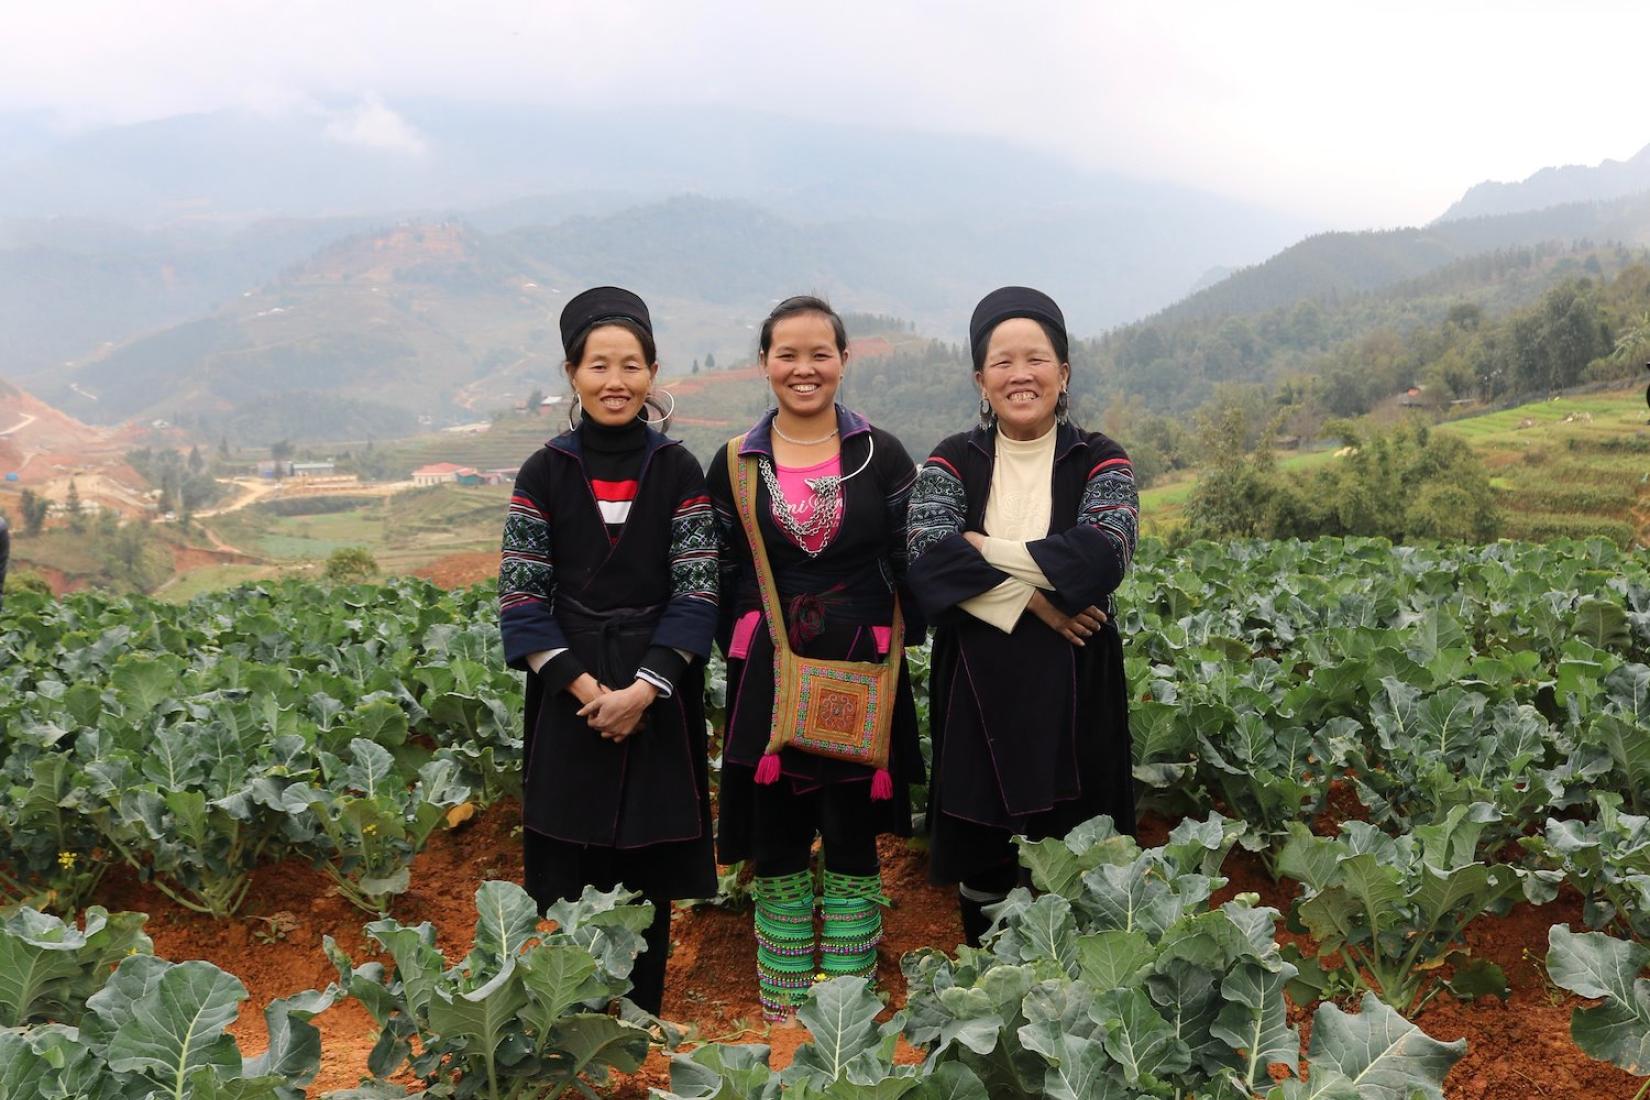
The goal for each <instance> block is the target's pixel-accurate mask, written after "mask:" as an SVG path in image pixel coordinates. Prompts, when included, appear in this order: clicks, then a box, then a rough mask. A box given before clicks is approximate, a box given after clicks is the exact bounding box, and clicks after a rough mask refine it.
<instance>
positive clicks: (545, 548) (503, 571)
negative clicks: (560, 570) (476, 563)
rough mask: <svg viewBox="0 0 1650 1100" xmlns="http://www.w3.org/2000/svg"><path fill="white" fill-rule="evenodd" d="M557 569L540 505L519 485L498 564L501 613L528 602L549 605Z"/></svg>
mask: <svg viewBox="0 0 1650 1100" xmlns="http://www.w3.org/2000/svg"><path fill="white" fill-rule="evenodd" d="M555 591H556V571H555V567H554V566H553V564H552V563H551V561H550V524H549V522H548V521H547V520H546V519H545V518H544V513H543V512H542V511H540V510H539V506H538V504H537V503H536V502H535V501H534V500H533V498H532V497H530V496H528V495H527V493H526V492H525V491H523V490H522V489H521V488H520V487H519V486H518V487H517V488H516V491H515V493H514V495H512V496H511V497H510V511H509V513H508V514H507V515H506V516H505V519H504V547H503V551H502V554H501V555H500V558H499V567H498V609H499V611H500V613H503V612H505V611H509V610H511V609H513V608H517V607H520V606H522V605H523V604H528V603H542V604H549V603H550V602H551V601H552V599H553V598H554V596H555Z"/></svg>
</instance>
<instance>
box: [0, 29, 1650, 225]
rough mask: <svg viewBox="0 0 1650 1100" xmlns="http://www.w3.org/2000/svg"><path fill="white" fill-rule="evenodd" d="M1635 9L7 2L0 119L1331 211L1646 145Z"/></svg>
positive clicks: (1367, 213)
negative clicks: (300, 132) (684, 140)
mask: <svg viewBox="0 0 1650 1100" xmlns="http://www.w3.org/2000/svg"><path fill="white" fill-rule="evenodd" d="M1647 43H1650V3H1647V2H1645V0H1636V2H1634V0H1625V2H1604V0H1579V2H1578V0H1567V2H1556V0H1555V2H1549V3H1506V2H1502V3H1487V2H1486V3H1466V2H1458V0H1431V2H1427V3H1414V2H1409V0H1403V2H1383V3H1374V2H1364V3H1357V4H1353V3H1345V2H1339V0H1314V2H1302V3H1271V2H1266V0H1248V2H1232V0H1223V2H1216V3H1202V2H1200V3H1175V2H1158V3H1106V4H1101V3H1097V2H1079V0H1071V2H1067V3H1040V2H1024V0H1020V2H1005V0H995V2H990V3H975V2H972V0H969V2H955V0H953V2H946V3H939V2H932V3H930V2H922V3H898V2H891V0H885V2H869V3H861V2H858V0H829V2H826V0H816V2H814V3H803V4H795V3H787V4H776V3H769V2H764V3H745V4H733V3H694V2H692V0H676V2H669V0H665V2H658V3H635V2H625V0H598V2H590V3H564V2H557V0H546V2H539V3H521V2H514V0H512V2H508V3H506V2H490V0H471V2H470V3H465V4H459V3H455V2H452V0H439V2H425V0H344V2H342V3H339V2H338V0H328V2H318V0H274V2H266V0H211V2H206V0H177V2H172V3H157V2H143V0H109V2H96V3H92V2H82V0H57V2H55V3H49V4H48V3H41V2H39V0H0V112H11V111H44V112H46V113H48V115H49V116H50V117H51V118H52V120H53V121H54V122H55V123H57V124H60V125H63V126H65V127H71V128H72V127H82V126H93V125H100V124H107V123H114V122H133V121H141V120H147V119H152V118H159V117H165V116H168V115H173V114H180V113H187V112H195V111H206V110H214V109H219V108H227V107H240V108H252V109H255V110H259V111H266V112H276V113H298V114H307V115H312V116H313V117H314V118H315V119H316V124H317V125H318V126H322V127H324V128H326V131H327V132H328V133H329V135H331V136H333V137H334V138H336V139H338V140H344V141H359V142H363V143H368V144H375V145H380V146H383V147H386V148H392V149H398V150H401V151H402V152H403V153H404V154H405V155H407V156H409V157H417V156H428V155H432V152H431V150H430V149H429V148H428V147H427V145H426V143H425V142H424V141H423V138H422V136H421V135H420V134H419V133H418V132H417V131H416V130H415V129H413V128H412V127H410V126H408V125H407V124H406V123H405V122H404V121H403V120H402V119H401V118H400V116H398V115H397V114H396V112H395V109H394V107H395V103H396V101H397V99H398V98H400V99H406V98H411V97H420V98H452V99H463V100H471V101H482V102H501V103H504V102H508V103H537V104H544V105H564V104H565V105H571V106H589V105H598V104H614V103H624V104H634V105H636V106H637V107H638V108H639V109H645V108H646V106H647V105H649V104H653V103H671V104H682V103H690V104H691V103H696V102H702V103H705V104H714V105H727V106H737V107H744V108H758V109H763V110H768V111H772V112H775V113H779V114H784V115H795V116H797V117H798V118H800V119H812V118H828V119H833V120H837V121H843V122H855V121H860V122H865V123H872V124H882V125H889V126H896V127H913V128H918V129H924V130H942V131H947V132H952V133H964V134H966V133H987V134H992V135H997V136H1010V137H1018V138H1020V139H1021V140H1023V141H1024V142H1026V143H1028V144H1030V145H1033V146H1036V147H1038V148H1042V149H1049V150H1055V151H1060V152H1063V153H1064V154H1066V155H1068V156H1069V157H1070V158H1072V159H1073V160H1075V161H1078V162H1080V163H1082V164H1085V165H1089V166H1093V167H1098V168H1105V169H1113V170H1120V171H1123V172H1127V173H1130V174H1133V175H1137V176H1142V177H1147V178H1165V179H1172V180H1175V181H1179V182H1183V183H1187V184H1191V185H1194V186H1199V187H1202V188H1204V189H1207V190H1209V191H1213V192H1216V193H1221V194H1228V195H1236V196H1241V197H1244V198H1248V199H1252V200H1258V201H1260V202H1263V203H1266V204H1268V205H1270V206H1274V207H1277V208H1280V209H1289V210H1294V211H1298V212H1301V213H1304V214H1307V215H1309V216H1311V217H1314V218H1318V219H1322V220H1323V222H1324V224H1325V226H1326V227H1335V228H1363V227H1375V226H1388V225H1397V224H1406V223H1414V222H1418V221H1425V220H1428V219H1430V218H1432V217H1434V216H1436V215H1437V214H1439V213H1441V212H1442V211H1443V209H1444V208H1445V207H1446V206H1447V205H1448V204H1449V203H1450V202H1451V201H1453V200H1454V199H1455V198H1456V197H1458V196H1459V194H1460V193H1461V191H1463V190H1464V189H1465V188H1466V187H1467V186H1469V185H1470V184H1472V183H1475V182H1477V181H1479V180H1481V179H1485V178H1491V179H1518V178H1522V177H1523V176H1526V175H1528V174H1529V173H1530V172H1532V171H1534V170H1536V169H1538V168H1540V167H1542V166H1544V165H1549V164H1564V163H1588V164H1591V163H1596V162H1598V161H1599V160H1601V159H1603V158H1606V157H1613V158H1616V159H1624V158H1626V157H1628V156H1631V155H1632V154H1633V153H1635V152H1637V151H1638V150H1639V149H1640V148H1642V147H1643V146H1644V145H1646V144H1650V112H1646V110H1645V107H1644V105H1645V103H1646V102H1647V101H1650V80H1647V77H1646V70H1645V67H1644V58H1645V56H1646V44H1647Z"/></svg>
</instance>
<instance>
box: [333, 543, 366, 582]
mask: <svg viewBox="0 0 1650 1100" xmlns="http://www.w3.org/2000/svg"><path fill="white" fill-rule="evenodd" d="M377 573H378V560H377V559H376V558H374V557H373V556H372V552H371V551H370V550H368V549H367V548H366V547H364V546H340V547H339V548H338V549H336V550H334V551H333V552H332V554H331V555H330V556H329V557H328V558H327V568H326V577H327V580H329V581H339V582H342V583H354V582H357V581H365V580H371V579H372V578H373V577H374V576H376V575H377Z"/></svg>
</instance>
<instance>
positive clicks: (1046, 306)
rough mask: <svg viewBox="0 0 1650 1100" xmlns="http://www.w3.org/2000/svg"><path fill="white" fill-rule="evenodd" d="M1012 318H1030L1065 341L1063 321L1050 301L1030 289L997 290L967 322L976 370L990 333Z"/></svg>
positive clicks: (1037, 291)
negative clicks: (1052, 327) (1049, 327)
mask: <svg viewBox="0 0 1650 1100" xmlns="http://www.w3.org/2000/svg"><path fill="white" fill-rule="evenodd" d="M1011 317H1029V318H1031V319H1032V320H1033V321H1041V322H1043V323H1044V324H1046V325H1052V326H1054V328H1055V329H1056V330H1057V331H1058V332H1059V333H1060V336H1061V338H1062V339H1065V338H1066V317H1065V314H1063V313H1061V312H1060V307H1059V306H1058V305H1056V304H1055V302H1054V299H1053V298H1050V297H1049V296H1048V295H1047V294H1044V293H1043V292H1042V291H1040V290H1033V289H1032V288H1031V287H1029V286H1004V287H998V288H997V289H996V290H993V291H992V292H991V293H990V294H987V295H986V296H985V297H984V298H981V299H980V304H979V305H977V306H975V307H974V316H973V317H972V318H970V319H969V322H968V343H969V346H970V347H971V348H972V349H973V351H974V365H975V366H976V367H978V366H979V364H980V361H981V359H982V358H983V357H984V356H985V349H986V345H987V344H989V343H990V341H991V332H992V330H993V329H995V328H996V327H997V326H998V325H1000V324H1002V323H1003V322H1004V321H1006V320H1008V319H1009V318H1011Z"/></svg>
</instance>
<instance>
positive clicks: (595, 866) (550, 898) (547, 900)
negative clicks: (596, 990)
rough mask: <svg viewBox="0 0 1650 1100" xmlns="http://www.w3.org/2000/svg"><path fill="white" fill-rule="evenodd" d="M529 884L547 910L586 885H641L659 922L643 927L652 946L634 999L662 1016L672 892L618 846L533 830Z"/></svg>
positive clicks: (525, 865) (634, 980)
mask: <svg viewBox="0 0 1650 1100" xmlns="http://www.w3.org/2000/svg"><path fill="white" fill-rule="evenodd" d="M522 837H523V842H522V871H523V874H522V878H523V879H524V880H525V881H524V883H523V886H524V887H525V889H526V890H527V893H528V895H529V896H531V897H532V899H533V902H534V904H536V905H537V906H538V907H539V912H540V913H543V912H544V911H545V910H547V909H549V908H550V906H552V905H554V904H555V903H556V902H558V901H562V900H564V899H566V900H577V899H578V896H579V895H580V894H581V893H583V891H584V887H586V886H594V887H596V889H598V890H611V889H613V888H614V887H616V886H619V885H621V883H622V884H623V885H624V886H626V887H628V888H629V889H632V890H640V891H641V892H642V897H643V899H645V900H646V901H648V902H649V903H651V904H652V906H653V923H652V924H649V925H648V926H647V928H646V929H645V930H644V931H643V932H642V939H643V941H644V942H645V943H646V944H647V950H646V951H643V952H642V953H641V954H640V955H638V956H636V963H635V965H634V966H633V967H631V970H630V985H631V989H630V999H631V1000H632V1001H634V1002H635V1003H636V1006H637V1007H638V1008H641V1009H644V1010H645V1011H647V1012H651V1013H653V1015H655V1016H657V1015H659V1013H660V1011H661V1010H662V1008H663V1007H664V998H665V964H666V962H667V961H668V960H669V957H670V901H671V899H670V891H669V890H664V889H660V888H658V887H656V886H654V885H653V884H651V883H649V882H645V881H633V880H635V879H638V878H644V879H645V878H646V877H647V876H646V875H645V874H642V873H640V872H639V871H638V870H637V867H636V866H635V865H634V861H632V862H633V865H632V866H631V867H629V868H625V867H622V866H619V865H620V864H623V863H625V862H626V861H625V859H624V858H623V856H624V853H620V852H617V851H616V850H615V849H612V848H595V847H580V846H578V845H570V844H568V843H566V842H565V841H558V840H552V839H551V838H549V837H545V836H542V835H540V834H539V833H535V832H534V831H533V830H531V829H524V830H522Z"/></svg>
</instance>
